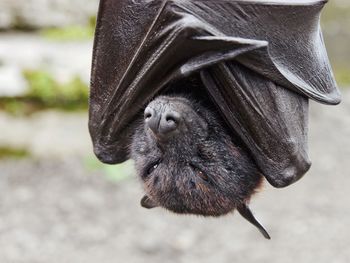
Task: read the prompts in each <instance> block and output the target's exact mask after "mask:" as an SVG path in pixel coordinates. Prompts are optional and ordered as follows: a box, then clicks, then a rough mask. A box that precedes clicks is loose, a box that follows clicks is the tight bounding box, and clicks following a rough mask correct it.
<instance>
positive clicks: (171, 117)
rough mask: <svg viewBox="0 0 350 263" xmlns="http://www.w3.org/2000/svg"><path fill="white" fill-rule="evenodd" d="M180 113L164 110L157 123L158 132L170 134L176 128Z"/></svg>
mask: <svg viewBox="0 0 350 263" xmlns="http://www.w3.org/2000/svg"><path fill="white" fill-rule="evenodd" d="M179 122H180V114H179V113H177V112H175V111H168V112H165V113H164V114H163V116H162V118H161V121H160V124H159V132H160V133H162V134H163V135H165V134H170V133H171V132H172V131H175V130H176V129H177V128H178V125H179Z"/></svg>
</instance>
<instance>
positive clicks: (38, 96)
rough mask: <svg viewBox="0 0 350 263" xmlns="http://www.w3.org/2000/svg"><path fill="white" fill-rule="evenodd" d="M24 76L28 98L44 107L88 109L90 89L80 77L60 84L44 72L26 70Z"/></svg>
mask: <svg viewBox="0 0 350 263" xmlns="http://www.w3.org/2000/svg"><path fill="white" fill-rule="evenodd" d="M23 75H24V77H25V79H26V80H27V82H28V85H29V90H28V92H27V94H26V97H27V98H30V99H31V100H33V101H37V102H38V103H40V104H41V105H43V106H44V107H49V108H52V107H53V108H62V109H79V108H87V102H88V96H89V92H88V91H89V88H88V86H87V85H86V84H85V83H84V82H83V81H82V80H81V78H80V77H79V76H74V77H73V78H72V79H70V80H69V81H68V82H65V83H59V82H58V81H56V80H55V78H54V77H53V76H52V75H51V74H50V73H49V72H47V71H44V70H25V71H24V72H23Z"/></svg>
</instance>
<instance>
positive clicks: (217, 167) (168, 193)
mask: <svg viewBox="0 0 350 263" xmlns="http://www.w3.org/2000/svg"><path fill="white" fill-rule="evenodd" d="M131 157H132V158H133V159H134V160H135V163H136V168H137V170H138V173H139V176H140V178H141V181H142V183H143V185H144V189H145V191H146V196H145V197H144V198H143V200H142V202H141V203H142V205H143V206H144V207H147V208H151V207H156V206H162V207H164V208H166V209H168V210H171V211H173V212H176V213H190V214H199V215H204V216H219V215H223V214H227V213H229V212H231V211H233V210H234V209H235V208H236V207H237V206H239V205H240V204H242V203H245V202H246V201H247V200H248V199H249V197H250V196H251V195H252V193H253V192H254V190H255V189H256V188H257V187H258V185H259V183H260V181H261V175H260V174H259V172H258V171H257V168H256V166H255V164H254V162H253V161H252V159H251V158H250V157H249V156H248V154H247V152H246V151H244V150H243V148H242V147H240V146H237V145H235V144H234V143H233V142H232V140H231V138H230V136H228V135H227V134H226V129H225V128H224V127H223V125H221V124H220V122H219V121H218V120H217V116H215V115H214V114H213V113H212V112H211V111H210V110H209V109H208V108H207V107H203V106H202V105H200V104H198V103H195V102H193V101H191V100H189V99H186V98H184V97H179V96H177V97H169V96H161V97H158V98H156V99H155V100H154V101H152V102H151V103H150V104H149V105H148V106H147V107H146V109H145V111H144V119H143V123H142V125H140V127H139V128H138V130H137V132H136V133H135V135H134V139H133V143H132V149H131Z"/></svg>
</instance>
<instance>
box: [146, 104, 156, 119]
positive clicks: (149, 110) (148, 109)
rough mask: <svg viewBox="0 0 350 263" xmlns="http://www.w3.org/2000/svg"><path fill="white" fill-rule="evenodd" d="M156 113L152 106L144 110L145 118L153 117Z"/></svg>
mask: <svg viewBox="0 0 350 263" xmlns="http://www.w3.org/2000/svg"><path fill="white" fill-rule="evenodd" d="M154 114H155V111H154V109H152V108H150V107H147V108H146V109H145V112H144V118H145V120H147V119H150V118H152V116H154Z"/></svg>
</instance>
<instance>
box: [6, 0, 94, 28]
mask: <svg viewBox="0 0 350 263" xmlns="http://www.w3.org/2000/svg"><path fill="white" fill-rule="evenodd" d="M97 9H98V0H74V1H69V0H26V1H14V0H1V1H0V29H9V28H14V27H17V28H18V27H19V28H42V27H56V26H64V25H70V24H86V23H87V21H88V19H89V17H91V16H94V15H96V13H97Z"/></svg>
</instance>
